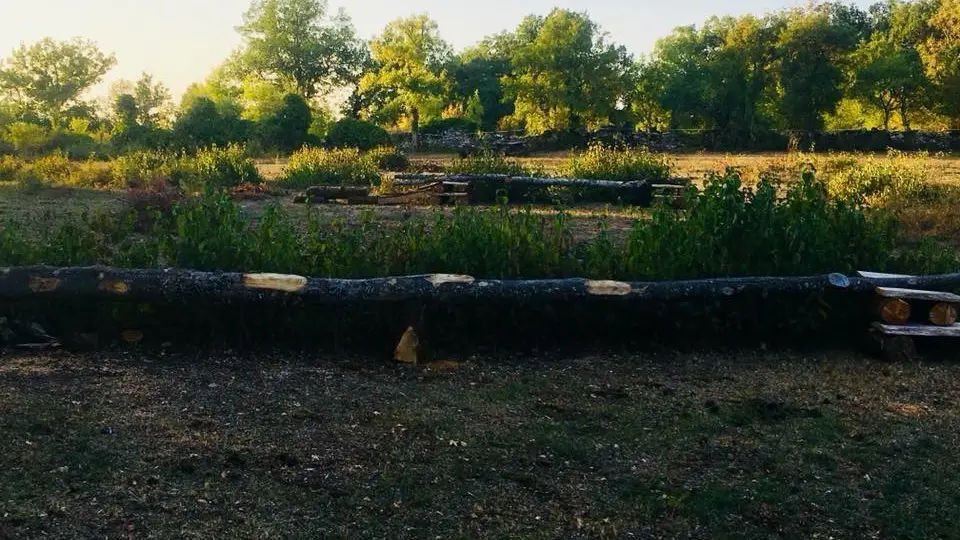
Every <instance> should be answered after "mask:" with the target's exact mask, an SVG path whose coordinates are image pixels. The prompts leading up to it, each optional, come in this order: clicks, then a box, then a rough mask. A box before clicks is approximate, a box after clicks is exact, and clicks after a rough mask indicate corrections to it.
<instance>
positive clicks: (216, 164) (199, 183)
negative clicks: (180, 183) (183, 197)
mask: <svg viewBox="0 0 960 540" xmlns="http://www.w3.org/2000/svg"><path fill="white" fill-rule="evenodd" d="M194 163H195V168H194V174H195V177H194V178H193V179H192V180H193V182H192V183H191V184H190V185H188V186H184V187H186V188H187V191H193V192H199V191H202V190H205V189H215V190H221V189H227V188H231V187H235V186H239V185H240V184H248V183H249V184H258V183H260V182H262V181H263V179H262V178H261V177H260V172H259V171H258V170H257V165H256V163H254V162H253V160H252V159H250V157H249V156H248V155H247V153H246V150H245V149H244V148H243V147H242V146H240V145H230V146H227V147H226V148H220V147H216V146H214V147H211V148H208V149H206V150H201V151H200V152H198V153H197V157H196V158H195V159H194Z"/></svg>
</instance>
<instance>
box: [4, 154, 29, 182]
mask: <svg viewBox="0 0 960 540" xmlns="http://www.w3.org/2000/svg"><path fill="white" fill-rule="evenodd" d="M24 165H25V163H24V162H23V160H21V159H20V158H16V157H14V156H2V157H0V182H13V181H15V180H16V179H17V174H18V173H19V172H20V170H21V169H22V168H23V167H24Z"/></svg>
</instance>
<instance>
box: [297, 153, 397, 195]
mask: <svg viewBox="0 0 960 540" xmlns="http://www.w3.org/2000/svg"><path fill="white" fill-rule="evenodd" d="M378 159H379V158H378V157H377V155H363V154H362V153H361V152H360V151H359V150H357V149H356V148H344V149H335V150H325V149H322V148H304V149H302V150H300V151H299V152H296V153H295V154H293V155H292V156H290V161H289V163H287V166H286V167H285V168H284V169H283V174H282V175H281V177H280V179H279V185H280V186H282V187H286V188H291V189H303V188H307V187H310V186H316V185H342V186H347V185H354V186H372V185H376V184H378V183H379V182H380V173H379V171H378V163H377V160H378Z"/></svg>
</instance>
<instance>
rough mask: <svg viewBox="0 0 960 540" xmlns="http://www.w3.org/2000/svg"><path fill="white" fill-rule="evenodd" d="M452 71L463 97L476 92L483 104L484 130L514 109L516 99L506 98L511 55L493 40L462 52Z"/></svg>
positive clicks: (459, 94) (492, 126) (458, 91)
mask: <svg viewBox="0 0 960 540" xmlns="http://www.w3.org/2000/svg"><path fill="white" fill-rule="evenodd" d="M449 72H450V75H451V77H453V80H454V82H455V88H456V92H455V93H456V97H457V99H458V100H459V101H461V102H463V103H466V102H468V101H470V100H471V99H472V98H473V97H474V96H476V98H477V100H478V101H479V105H480V107H482V108H483V114H482V115H481V118H480V125H481V127H482V128H483V129H484V130H488V131H491V130H494V129H496V128H497V125H498V123H499V122H500V119H501V118H503V117H505V116H508V115H510V114H512V113H513V102H512V101H510V100H507V99H506V96H505V95H504V91H503V84H502V82H501V81H502V79H503V77H504V76H506V75H507V74H508V73H510V58H509V57H508V56H507V55H506V54H505V52H504V51H502V50H498V48H497V46H496V44H495V43H493V41H492V40H484V41H483V42H481V43H480V44H479V45H478V46H476V47H473V48H471V49H468V50H466V51H464V52H463V53H461V54H460V55H459V56H458V57H457V58H456V59H455V61H454V62H453V65H452V67H451V68H450V69H449Z"/></svg>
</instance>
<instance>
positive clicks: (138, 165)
mask: <svg viewBox="0 0 960 540" xmlns="http://www.w3.org/2000/svg"><path fill="white" fill-rule="evenodd" d="M111 169H112V173H113V176H114V183H115V185H118V186H138V185H143V184H147V183H150V182H152V181H155V180H158V179H164V180H168V181H169V182H170V183H172V184H173V185H174V186H179V185H180V184H182V183H183V182H185V181H188V180H189V179H190V178H191V177H193V176H194V175H195V174H196V163H195V161H194V160H193V159H192V158H189V157H187V156H185V155H177V154H173V153H170V152H158V151H138V152H131V153H129V154H124V155H121V156H118V157H117V158H116V159H114V160H113V162H112V163H111Z"/></svg>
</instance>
